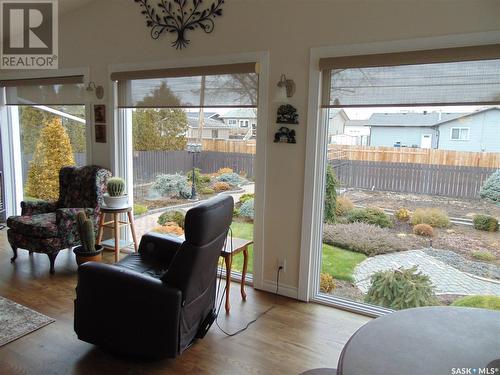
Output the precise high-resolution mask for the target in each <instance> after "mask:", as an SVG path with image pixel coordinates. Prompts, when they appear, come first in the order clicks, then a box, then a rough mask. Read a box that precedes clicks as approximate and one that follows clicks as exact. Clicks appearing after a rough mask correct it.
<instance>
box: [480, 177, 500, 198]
mask: <svg viewBox="0 0 500 375" xmlns="http://www.w3.org/2000/svg"><path fill="white" fill-rule="evenodd" d="M479 195H480V196H481V198H487V199H491V200H492V201H493V202H500V169H499V170H498V171H496V172H495V173H493V174H492V175H491V176H490V177H488V178H487V179H486V180H485V181H484V184H483V186H482V187H481V190H480V192H479Z"/></svg>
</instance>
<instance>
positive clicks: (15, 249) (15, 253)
mask: <svg viewBox="0 0 500 375" xmlns="http://www.w3.org/2000/svg"><path fill="white" fill-rule="evenodd" d="M12 251H13V252H14V256H13V257H12V258H10V262H11V263H14V262H15V261H16V259H17V247H12Z"/></svg>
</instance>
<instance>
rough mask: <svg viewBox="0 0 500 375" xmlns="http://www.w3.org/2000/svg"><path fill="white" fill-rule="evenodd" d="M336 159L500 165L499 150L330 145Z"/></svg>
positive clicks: (470, 165)
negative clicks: (464, 150) (473, 150)
mask: <svg viewBox="0 0 500 375" xmlns="http://www.w3.org/2000/svg"><path fill="white" fill-rule="evenodd" d="M333 159H344V160H360V161H374V162H388V163H411V164H429V165H431V164H432V165H448V166H464V167H481V168H500V152H462V151H451V150H435V149H424V148H408V147H369V146H346V145H328V160H333Z"/></svg>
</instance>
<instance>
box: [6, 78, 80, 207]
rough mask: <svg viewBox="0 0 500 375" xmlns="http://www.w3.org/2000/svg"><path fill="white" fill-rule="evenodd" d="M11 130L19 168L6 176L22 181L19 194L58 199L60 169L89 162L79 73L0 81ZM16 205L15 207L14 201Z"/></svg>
mask: <svg viewBox="0 0 500 375" xmlns="http://www.w3.org/2000/svg"><path fill="white" fill-rule="evenodd" d="M0 87H4V88H5V102H6V106H7V110H8V111H9V113H10V116H8V118H9V119H10V123H9V124H8V126H9V127H10V129H9V130H10V131H12V133H11V134H15V136H13V138H12V139H10V140H9V141H10V145H11V146H14V145H19V147H13V149H14V150H15V152H13V153H12V154H11V155H12V157H13V158H14V159H16V160H19V161H20V166H21V173H20V174H18V175H17V177H16V176H14V175H12V176H10V178H11V179H12V180H13V181H14V180H15V182H14V183H15V184H16V185H17V186H22V189H21V191H22V194H21V195H22V196H20V197H17V199H18V200H38V199H42V200H57V199H58V197H59V170H60V168H61V167H63V166H67V165H85V164H87V127H86V111H85V86H84V84H83V76H80V75H79V76H66V77H52V78H40V79H20V80H4V81H0ZM16 209H17V207H16Z"/></svg>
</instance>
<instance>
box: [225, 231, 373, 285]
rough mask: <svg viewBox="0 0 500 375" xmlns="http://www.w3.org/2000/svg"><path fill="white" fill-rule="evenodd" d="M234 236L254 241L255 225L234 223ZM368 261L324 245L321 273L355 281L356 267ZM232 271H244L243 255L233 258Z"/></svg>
mask: <svg viewBox="0 0 500 375" xmlns="http://www.w3.org/2000/svg"><path fill="white" fill-rule="evenodd" d="M231 228H232V230H233V236H234V237H238V238H243V239H246V240H251V239H253V224H252V223H244V222H237V221H233V223H232V224H231ZM248 254H249V261H248V272H249V273H252V272H253V245H250V246H249V247H248ZM365 259H366V255H364V254H361V253H355V252H352V251H348V250H344V249H340V248H338V247H334V246H330V245H326V244H323V261H322V266H321V272H325V273H329V274H331V275H332V276H333V277H334V278H335V279H339V280H347V281H353V277H352V274H353V272H354V268H355V267H356V265H358V264H359V263H361V262H362V261H363V260H365ZM232 269H233V270H235V271H240V272H241V270H242V269H243V254H241V253H240V254H238V255H236V256H235V257H234V258H233V266H232Z"/></svg>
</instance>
